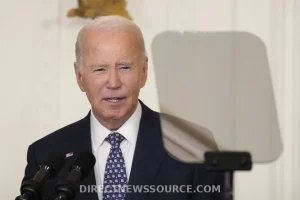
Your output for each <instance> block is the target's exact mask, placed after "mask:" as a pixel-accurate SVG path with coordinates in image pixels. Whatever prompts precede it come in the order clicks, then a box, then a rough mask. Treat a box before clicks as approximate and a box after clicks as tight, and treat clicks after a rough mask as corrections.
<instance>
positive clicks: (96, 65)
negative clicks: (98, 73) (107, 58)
mask: <svg viewBox="0 0 300 200" xmlns="http://www.w3.org/2000/svg"><path fill="white" fill-rule="evenodd" d="M97 67H108V65H106V64H92V65H91V68H97Z"/></svg>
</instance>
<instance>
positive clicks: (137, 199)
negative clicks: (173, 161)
mask: <svg viewBox="0 0 300 200" xmlns="http://www.w3.org/2000/svg"><path fill="white" fill-rule="evenodd" d="M140 103H141V105H142V117H141V121H140V127H139V132H138V137H137V143H136V149H135V153H134V157H133V163H132V168H131V174H130V178H129V182H128V185H129V186H130V187H133V186H135V185H151V184H153V182H154V180H155V177H156V175H157V174H158V172H159V169H160V167H161V164H162V161H163V160H164V157H165V155H166V152H165V150H164V147H163V142H162V137H161V131H160V121H159V115H158V114H157V113H155V112H153V111H151V110H150V109H149V108H148V107H146V106H145V105H144V104H143V103H142V102H141V101H140ZM130 189H131V191H132V192H131V193H128V194H126V200H141V199H145V198H146V196H147V195H146V194H143V193H134V192H133V188H130Z"/></svg>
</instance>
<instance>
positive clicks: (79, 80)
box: [74, 62, 85, 92]
mask: <svg viewBox="0 0 300 200" xmlns="http://www.w3.org/2000/svg"><path fill="white" fill-rule="evenodd" d="M74 71H75V75H76V80H77V84H78V86H79V88H80V90H81V91H82V92H85V89H84V85H83V82H82V72H81V71H80V70H79V65H78V63H77V62H74Z"/></svg>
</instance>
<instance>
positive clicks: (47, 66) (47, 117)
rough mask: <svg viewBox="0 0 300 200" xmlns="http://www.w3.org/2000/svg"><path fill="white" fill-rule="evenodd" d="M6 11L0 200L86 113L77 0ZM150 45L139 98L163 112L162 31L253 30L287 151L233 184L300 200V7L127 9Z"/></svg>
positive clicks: (139, 1)
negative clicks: (41, 145) (38, 144)
mask: <svg viewBox="0 0 300 200" xmlns="http://www.w3.org/2000/svg"><path fill="white" fill-rule="evenodd" d="M0 2H1V8H2V9H1V12H0V24H1V31H0V44H1V45H0V57H1V74H0V76H1V79H0V91H1V93H2V95H1V103H0V110H1V112H0V116H1V122H0V134H1V140H0V141H1V145H0V157H1V170H0V177H1V194H0V198H1V199H13V198H14V197H15V196H17V195H18V194H19V188H20V183H21V179H22V177H23V175H24V169H25V165H26V152H27V148H28V145H30V144H31V143H32V142H34V141H36V140H37V139H39V138H41V137H43V136H45V135H47V134H49V133H51V132H52V131H55V130H57V129H58V128H60V127H63V126H65V125H67V124H69V123H72V122H74V121H77V120H79V119H81V118H83V117H84V116H86V114H87V113H88V111H89V108H90V107H89V103H88V101H87V99H86V96H85V94H84V93H81V91H80V90H79V88H78V86H77V84H76V79H75V74H74V70H73V62H74V60H75V53H74V49H75V48H74V47H75V40H76V36H77V33H78V31H79V29H80V28H81V27H82V26H83V25H85V24H86V23H88V22H89V21H90V20H91V19H88V18H85V19H84V18H79V17H75V18H68V17H67V13H68V11H69V10H70V9H72V8H76V7H78V6H77V1H76V0H51V1H49V0H26V1H24V0H12V1H7V0H6V1H4V0H0ZM127 10H128V12H129V14H130V15H131V17H132V19H133V21H134V22H135V23H137V24H138V25H139V26H140V27H141V29H142V31H143V33H144V37H145V42H146V47H147V51H148V56H149V77H148V82H147V84H146V87H145V88H144V89H143V90H142V91H141V96H140V99H141V100H143V101H144V102H145V103H146V104H147V105H148V106H149V107H151V108H152V109H154V110H158V102H157V90H156V87H155V76H154V73H153V64H152V60H151V59H152V58H151V43H152V40H153V38H154V37H155V36H156V35H157V34H159V33H161V32H164V31H247V32H250V33H253V34H255V35H257V36H259V37H260V38H261V39H262V40H263V41H264V43H265V45H266V46H267V51H268V56H269V58H268V59H269V62H270V70H271V75H272V80H273V87H274V92H275V97H276V102H277V109H278V117H279V123H280V127H281V132H282V139H283V145H284V152H283V154H282V155H281V157H280V158H279V159H278V160H277V161H276V162H273V163H271V164H263V165H262V164H261V165H254V167H253V170H252V171H251V172H238V173H236V177H235V181H236V182H235V188H234V190H235V194H236V195H235V198H236V199H237V200H240V199H242V200H252V199H263V200H298V199H300V190H299V186H300V173H299V169H300V67H299V66H300V26H299V24H300V1H298V0H222V1H220V0H128V5H127Z"/></svg>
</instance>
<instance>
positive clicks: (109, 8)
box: [67, 0, 132, 20]
mask: <svg viewBox="0 0 300 200" xmlns="http://www.w3.org/2000/svg"><path fill="white" fill-rule="evenodd" d="M77 1H78V8H73V9H71V10H69V12H68V14H67V16H68V17H76V16H78V17H83V18H92V19H94V18H96V17H98V16H104V15H120V16H122V17H125V18H127V19H130V20H131V19H132V18H131V16H130V15H129V13H128V11H127V10H126V5H127V2H126V0H77Z"/></svg>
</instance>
